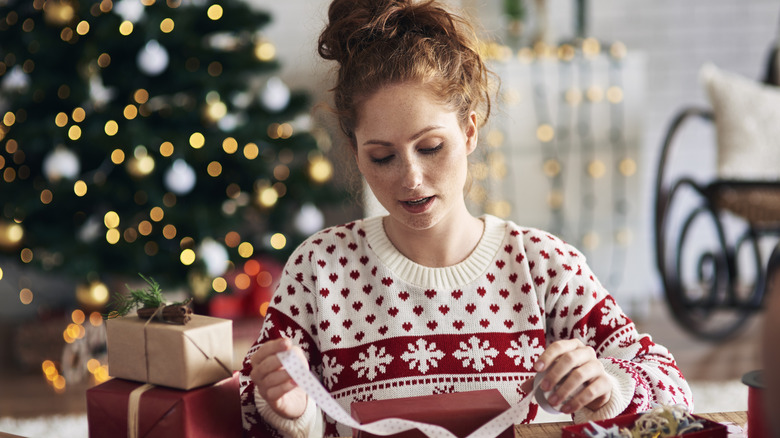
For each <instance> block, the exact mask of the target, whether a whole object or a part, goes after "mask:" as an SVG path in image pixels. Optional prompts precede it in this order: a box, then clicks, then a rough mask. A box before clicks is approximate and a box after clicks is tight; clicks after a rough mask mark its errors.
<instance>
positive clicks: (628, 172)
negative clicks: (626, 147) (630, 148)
mask: <svg viewBox="0 0 780 438" xmlns="http://www.w3.org/2000/svg"><path fill="white" fill-rule="evenodd" d="M618 169H619V170H620V173H621V174H622V175H623V176H632V175H634V174H635V173H636V161H634V160H632V159H631V158H624V159H622V160H620V164H619V165H618Z"/></svg>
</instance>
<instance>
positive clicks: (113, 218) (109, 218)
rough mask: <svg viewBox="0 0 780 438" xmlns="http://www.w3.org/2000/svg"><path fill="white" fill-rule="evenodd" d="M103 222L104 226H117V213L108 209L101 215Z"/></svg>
mask: <svg viewBox="0 0 780 438" xmlns="http://www.w3.org/2000/svg"><path fill="white" fill-rule="evenodd" d="M103 223H104V224H105V225H106V228H117V227H119V215H118V214H117V213H116V212H115V211H109V212H107V213H106V214H105V215H103Z"/></svg>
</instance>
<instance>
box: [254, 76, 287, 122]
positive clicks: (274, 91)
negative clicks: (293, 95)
mask: <svg viewBox="0 0 780 438" xmlns="http://www.w3.org/2000/svg"><path fill="white" fill-rule="evenodd" d="M260 101H261V102H262V103H263V106H264V107H265V108H266V109H267V110H268V111H271V112H275V113H276V112H279V111H281V110H283V109H285V108H287V104H288V103H290V89H289V88H287V85H285V83H284V82H282V80H281V79H279V78H278V77H276V76H274V77H272V78H270V79H268V82H266V83H265V88H263V91H262V92H261V93H260Z"/></svg>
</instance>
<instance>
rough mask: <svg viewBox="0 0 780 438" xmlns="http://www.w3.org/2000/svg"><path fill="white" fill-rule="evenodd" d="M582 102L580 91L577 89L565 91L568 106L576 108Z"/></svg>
mask: <svg viewBox="0 0 780 438" xmlns="http://www.w3.org/2000/svg"><path fill="white" fill-rule="evenodd" d="M581 102H582V91H581V90H580V89H579V88H570V89H568V90H566V103H568V104H569V106H577V105H579V104H580V103H581Z"/></svg>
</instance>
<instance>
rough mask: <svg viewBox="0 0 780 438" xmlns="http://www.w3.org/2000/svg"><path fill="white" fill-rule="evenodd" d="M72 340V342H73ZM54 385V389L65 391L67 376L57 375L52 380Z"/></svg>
mask: <svg viewBox="0 0 780 438" xmlns="http://www.w3.org/2000/svg"><path fill="white" fill-rule="evenodd" d="M72 342H73V341H71V342H70V343H72ZM52 384H53V385H54V389H55V390H57V392H60V391H63V390H64V389H65V377H62V376H57V378H56V379H54V381H53V382H52Z"/></svg>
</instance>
